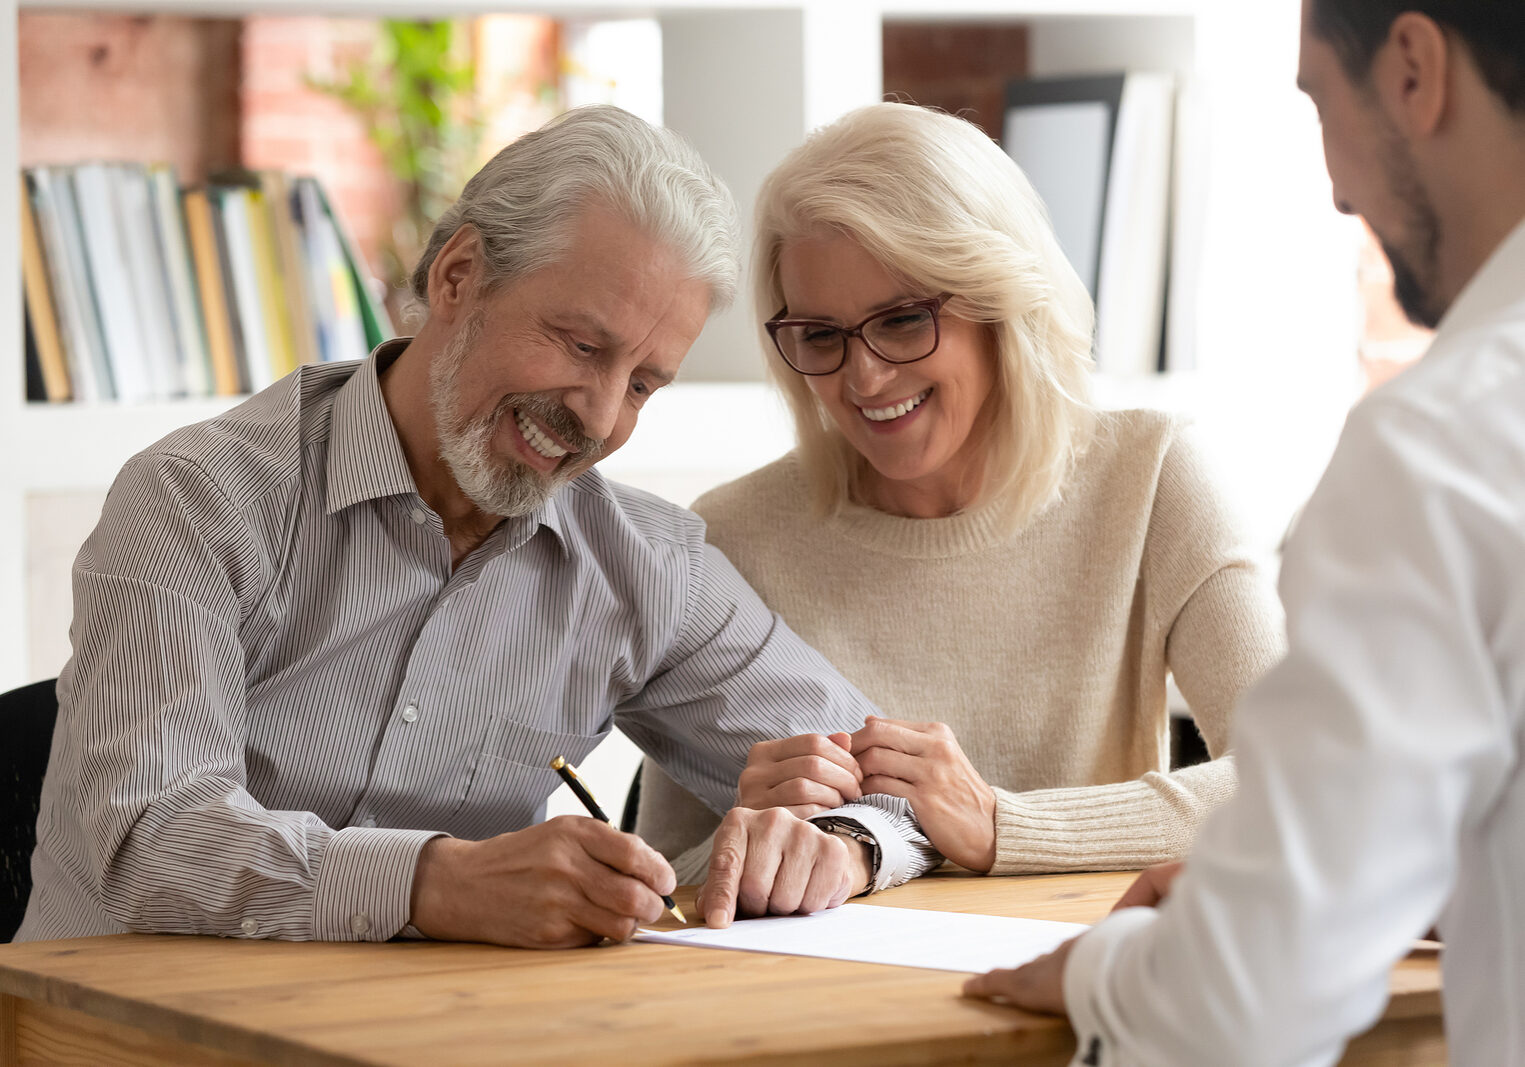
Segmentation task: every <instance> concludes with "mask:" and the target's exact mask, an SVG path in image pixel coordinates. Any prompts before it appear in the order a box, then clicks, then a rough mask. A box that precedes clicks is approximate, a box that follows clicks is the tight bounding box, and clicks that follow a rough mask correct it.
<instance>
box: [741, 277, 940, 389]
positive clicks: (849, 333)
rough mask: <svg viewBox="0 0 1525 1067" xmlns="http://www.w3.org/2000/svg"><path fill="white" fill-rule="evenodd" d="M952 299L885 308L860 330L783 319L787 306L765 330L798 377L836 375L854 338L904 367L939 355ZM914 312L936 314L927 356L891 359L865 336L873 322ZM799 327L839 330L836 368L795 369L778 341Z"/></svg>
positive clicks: (818, 321) (817, 321)
mask: <svg viewBox="0 0 1525 1067" xmlns="http://www.w3.org/2000/svg"><path fill="white" fill-rule="evenodd" d="M952 299H953V294H952V293H944V294H943V295H942V296H931V297H927V298H926V299H924V300H907V301H906V302H905V303H904V304H896V305H895V306H894V307H892V308H885V309H884V310H883V311H876V312H874V313H873V314H872V315H870V316H869V317H868V318H866V319H864V320H863V321H862V322H860V323H858V325H856V326H839V325H838V324H837V323H835V322H827V321H826V320H825V319H786V318H782V317H781V316H782V315H783V314H784V312H786V311H788V310H789V309H788V307H787V306H785V307H781V308H779V309H778V311H777V312H776V313H775V314H774V316H773V317H772V318H771V319H769V320H768V321H767V322H765V323H763V329H765V330H767V331H768V336H769V337H770V338H771V339H772V340H773V347H774V348H776V349H778V354H779V355H780V356H782V357H783V360H784V362H785V363H787V364H789V369H790V370H793V371H795V372H796V373H799V374H803V375H806V376H807V377H811V378H819V377H823V376H824V375H827V374H835V373H837V371H839V370H841V369H842V365H843V364H845V363H846V362H847V345H848V342H849V341H851V340H852V339H853V338H854V337H856V338H857V339H858V340H860V341H862V342H863V347H864V348H866V349H868V350H869V351H870V352H872V353H873V354H874V355H875V356H876V357H878V358H879V359H882V360H884V362H886V363H890V364H893V365H895V366H897V367H899V366H904V365H905V364H907V363H917V362H920V361H921V360H924V359H926V358H927V356H930V355H931V354H932V353H933V352H936V351H937V346H938V345H939V344H941V343H942V320H941V317H940V316H941V312H942V309H943V305H944V304H946V303H947V302H948V301H949V300H952ZM910 308H925V309H926V310H927V311H929V312H931V313H932V347H931V348H930V349H928V350H927V352H926V353H925V354H923V355H920V356H916V357H915V358H913V359H891V358H890V357H889V356H887V355H885V354H884V353H883V352H881V351H879V350H878V349H877V348H875V347H874V343H873V342H872V341H870V340H869V339H868V337H867V336H866V335H865V334H864V333H863V328H864V327H865V326H867V325H868V324H869V323H871V322H875V321H877V320H879V319H883V318H888V317H889V316H891V315H897V314H900V313H902V312H904V311H906V310H908V309H910ZM796 326H822V327H825V328H826V329H829V330H836V331H837V332H838V333H839V334H840V335H841V337H842V349H841V352H840V353H839V354H838V357H837V362H836V365H835V366H833V367H832V368H831V369H830V370H804V369H802V368H800V367H796V366H795V365H794V361H793V360H791V359H790V358H789V353H787V352H785V351H784V346H783V345H781V344H779V341H778V331H779V330H781V329H784V328H785V327H796Z"/></svg>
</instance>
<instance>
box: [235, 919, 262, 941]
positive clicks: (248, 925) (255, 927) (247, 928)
mask: <svg viewBox="0 0 1525 1067" xmlns="http://www.w3.org/2000/svg"><path fill="white" fill-rule="evenodd" d="M238 928H239V929H240V930H242V931H243V932H244V933H245V935H247V936H249V937H253V936H254V935H255V934H257V933H259V920H257V919H245V920H244V921H243V922H241V923H239V924H238Z"/></svg>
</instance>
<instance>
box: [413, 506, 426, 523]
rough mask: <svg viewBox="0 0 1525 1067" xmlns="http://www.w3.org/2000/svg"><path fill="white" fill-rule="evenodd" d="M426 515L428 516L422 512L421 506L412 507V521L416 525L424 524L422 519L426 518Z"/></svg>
mask: <svg viewBox="0 0 1525 1067" xmlns="http://www.w3.org/2000/svg"><path fill="white" fill-rule="evenodd" d="M428 517H429V516H427V515H425V514H424V509H423V508H414V509H413V521H414V523H416V524H417V525H419V526H422V525H423V524H424V520H426V519H427V518H428Z"/></svg>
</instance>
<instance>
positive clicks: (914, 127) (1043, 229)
mask: <svg viewBox="0 0 1525 1067" xmlns="http://www.w3.org/2000/svg"><path fill="white" fill-rule="evenodd" d="M822 230H827V231H832V230H835V231H838V232H842V233H845V234H847V235H848V236H850V237H851V238H852V239H853V240H855V241H857V242H858V243H859V244H860V245H862V246H863V248H864V250H865V251H867V252H868V253H869V254H870V255H871V256H873V257H874V259H876V260H878V261H879V262H880V263H881V264H882V265H883V266H884V267H885V268H886V269H887V270H889V271H890V272H891V273H892V274H896V275H899V276H900V277H902V278H903V279H905V280H906V281H907V282H909V283H911V284H914V285H916V286H918V287H920V288H922V289H925V290H926V294H927V295H929V296H936V295H939V294H941V293H951V294H953V298H952V299H951V300H950V301H949V302H948V303H947V304H946V305H945V307H944V313H951V314H953V315H956V316H958V317H959V318H962V319H966V320H968V321H971V322H978V323H983V324H986V325H987V326H988V327H989V330H990V333H991V334H992V336H993V337H994V341H995V352H996V380H995V386H994V390H995V395H994V401H995V404H994V413H995V418H994V423H993V426H992V427H991V439H990V444H989V449H988V453H987V456H986V461H985V475H984V482H983V484H982V486H981V487H980V490H979V492H978V494H977V496H976V498H975V499H974V501H973V502H972V503H971V505H970V506H971V507H979V506H983V505H985V504H987V503H988V504H998V505H1000V506H1002V507H1003V509H1004V510H1005V511H1006V513H1007V515H1008V516H1009V518H1010V519H1011V521H1012V522H1013V523H1014V524H1018V525H1020V524H1023V523H1025V522H1027V521H1028V520H1029V519H1030V518H1032V517H1033V516H1034V515H1036V514H1037V513H1038V512H1040V511H1042V510H1043V509H1044V508H1045V507H1047V506H1048V505H1049V504H1050V503H1051V502H1053V501H1054V500H1055V499H1057V497H1058V495H1059V491H1060V488H1061V486H1062V485H1063V483H1064V481H1065V479H1066V478H1067V477H1068V475H1069V473H1070V470H1071V468H1072V466H1073V464H1074V461H1075V458H1076V457H1077V456H1078V455H1079V454H1080V452H1081V451H1082V450H1083V448H1084V447H1085V443H1086V442H1087V441H1088V440H1089V438H1090V436H1091V433H1092V430H1093V428H1094V425H1095V419H1096V414H1095V409H1094V408H1093V407H1092V404H1091V399H1090V368H1091V334H1092V329H1093V325H1094V321H1095V315H1094V311H1093V309H1092V305H1091V299H1090V296H1089V294H1088V293H1087V292H1086V289H1085V286H1084V285H1083V284H1082V283H1081V281H1080V278H1079V276H1078V275H1076V273H1075V269H1074V268H1073V267H1072V266H1070V263H1069V260H1067V259H1066V258H1065V256H1064V253H1063V252H1062V251H1061V250H1060V248H1059V242H1058V241H1057V239H1056V238H1055V237H1054V230H1053V227H1052V225H1051V224H1050V223H1049V219H1048V212H1047V210H1046V209H1045V208H1044V206H1043V202H1042V201H1041V200H1040V199H1039V198H1038V194H1037V193H1035V192H1034V191H1033V187H1032V185H1031V183H1030V182H1028V180H1027V176H1026V175H1024V174H1023V173H1022V170H1021V168H1019V167H1018V166H1017V165H1016V163H1015V162H1013V161H1012V159H1011V158H1010V157H1009V156H1007V155H1006V154H1005V153H1004V152H1002V151H1001V149H1000V148H999V147H997V146H996V144H995V143H994V142H993V141H991V140H990V138H989V137H987V136H986V135H985V134H984V133H983V132H981V130H980V129H979V128H978V127H976V126H974V125H973V124H972V123H969V122H966V121H964V120H963V119H959V118H954V117H953V116H951V115H947V114H944V113H941V112H937V111H930V110H928V109H926V108H922V107H916V106H914V105H910V104H893V103H886V104H874V105H872V106H869V107H864V108H860V109H858V110H856V111H852V112H849V113H848V114H847V115H844V116H843V117H842V118H840V119H838V120H837V121H836V122H833V123H832V124H831V125H829V126H826V127H824V128H823V129H820V130H817V131H816V132H815V133H813V134H811V136H810V137H809V138H808V139H807V140H806V141H805V143H804V144H802V145H801V146H800V147H799V148H796V149H795V150H794V151H793V152H791V153H790V154H789V155H788V156H787V157H785V159H784V161H783V162H782V163H781V164H779V166H778V167H777V168H776V169H775V170H774V171H773V173H772V174H770V175H769V176H768V178H767V180H766V181H765V182H764V183H763V186H762V190H761V192H759V194H758V198H757V240H756V245H755V248H754V256H755V259H754V273H753V278H754V286H755V299H756V305H757V314H758V319H759V322H761V321H764V320H766V319H769V318H771V317H772V316H773V315H774V314H775V313H776V312H777V311H778V310H779V308H780V307H783V306H784V296H783V290H782V288H781V286H780V284H779V273H778V262H779V253H780V250H781V249H782V248H783V246H784V244H785V243H786V242H788V241H790V240H793V239H798V238H803V237H807V236H809V235H811V234H815V233H819V232H820V231H822ZM762 340H763V345H764V348H765V350H766V351H767V352H768V354H769V359H768V370H769V373H770V374H771V375H772V377H773V379H774V381H775V382H777V384H778V385H779V387H780V388H781V389H782V390H783V392H784V396H785V398H786V399H787V400H788V402H789V407H790V409H791V410H792V412H793V414H794V423H795V430H796V433H797V435H798V439H799V450H798V454H799V458H800V462H801V465H802V467H803V469H804V472H805V476H806V479H807V481H808V483H809V486H810V491H811V496H812V499H813V502H814V504H815V507H816V510H817V512H818V513H820V514H823V515H825V514H831V513H833V512H835V511H837V510H838V509H839V508H840V507H841V506H842V505H843V504H844V503H846V502H847V501H849V500H861V494H860V492H859V490H860V489H861V485H862V480H863V477H864V475H865V473H866V471H867V461H866V460H864V459H863V457H862V456H861V455H859V454H858V452H857V450H856V449H855V448H853V446H852V445H851V444H850V443H848V441H847V439H846V438H845V437H843V436H842V433H841V431H839V430H838V429H837V427H836V424H835V423H834V422H833V421H832V418H831V416H830V414H829V413H828V412H827V411H826V410H825V409H824V407H823V406H822V405H821V404H820V402H819V401H818V400H817V399H816V396H815V393H814V392H813V391H812V390H811V388H810V385H809V383H808V382H807V381H806V380H805V377H804V376H803V375H801V374H798V373H796V372H795V371H793V370H791V369H790V368H789V366H788V364H786V363H784V361H783V359H782V358H781V357H780V356H779V354H778V352H777V350H776V349H775V348H774V346H773V344H772V342H771V341H770V340H769V339H768V337H767V334H766V332H764V333H763V335H762Z"/></svg>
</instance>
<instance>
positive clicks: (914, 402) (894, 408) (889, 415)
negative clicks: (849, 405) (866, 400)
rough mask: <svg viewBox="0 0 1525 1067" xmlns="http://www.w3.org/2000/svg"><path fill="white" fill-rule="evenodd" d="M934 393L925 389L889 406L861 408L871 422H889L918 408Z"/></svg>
mask: <svg viewBox="0 0 1525 1067" xmlns="http://www.w3.org/2000/svg"><path fill="white" fill-rule="evenodd" d="M931 395H932V390H931V389H925V390H923V391H922V392H920V393H917V394H916V395H915V396H913V397H911V399H909V400H902V401H901V402H900V403H898V404H891V405H890V406H889V407H887V408H859V409H858V410H859V411H861V412H863V417H864V418H865V419H867V420H868V421H869V422H888V421H889V420H890V419H898V418H900V416H902V415H907V414H909V413H910V412H911V411H913V410H914V409H915V408H917V407H918V406H919V405H920V404H921V402H922V401H923V400H925V399H926V398H927V397H929V396H931Z"/></svg>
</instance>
